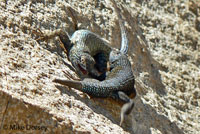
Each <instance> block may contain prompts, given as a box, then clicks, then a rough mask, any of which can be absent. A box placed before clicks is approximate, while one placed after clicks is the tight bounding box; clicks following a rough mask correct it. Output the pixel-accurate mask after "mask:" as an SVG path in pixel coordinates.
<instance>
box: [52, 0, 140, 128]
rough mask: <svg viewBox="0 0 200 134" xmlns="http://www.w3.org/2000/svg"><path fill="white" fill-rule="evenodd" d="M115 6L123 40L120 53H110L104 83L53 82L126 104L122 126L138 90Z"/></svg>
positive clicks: (125, 37) (59, 80)
mask: <svg viewBox="0 0 200 134" xmlns="http://www.w3.org/2000/svg"><path fill="white" fill-rule="evenodd" d="M112 2H113V1H112ZM113 5H114V8H115V10H116V13H117V16H118V18H119V25H120V29H121V38H122V40H121V49H120V51H116V50H112V51H111V52H110V55H109V63H110V69H111V70H110V72H108V74H107V75H106V79H105V80H103V81H98V80H96V79H84V80H83V81H72V80H64V79H54V80H53V82H56V83H59V84H62V85H66V86H69V87H72V88H75V89H78V90H80V91H82V92H85V93H87V94H89V95H91V96H93V97H102V98H103V97H104V98H105V97H111V98H114V99H117V100H121V101H123V102H125V104H124V105H123V107H122V109H121V121H120V126H121V125H122V123H123V120H124V115H127V114H129V113H130V112H131V110H132V109H133V107H134V102H133V100H132V99H130V98H129V97H128V96H129V95H130V94H134V96H136V90H135V88H134V83H135V80H134V76H133V72H132V68H131V63H130V61H129V60H128V57H127V55H126V54H127V52H128V39H127V35H126V31H125V27H124V25H123V23H122V18H121V15H120V13H119V9H118V7H117V6H116V3H114V2H113ZM98 38H99V37H98V36H96V37H95V39H98Z"/></svg>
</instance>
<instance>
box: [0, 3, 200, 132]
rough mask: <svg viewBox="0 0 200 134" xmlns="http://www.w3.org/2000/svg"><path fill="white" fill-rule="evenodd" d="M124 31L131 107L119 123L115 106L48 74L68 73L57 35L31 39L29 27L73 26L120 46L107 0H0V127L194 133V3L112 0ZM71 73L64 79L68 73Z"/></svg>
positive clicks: (199, 121)
mask: <svg viewBox="0 0 200 134" xmlns="http://www.w3.org/2000/svg"><path fill="white" fill-rule="evenodd" d="M118 3H120V4H119V5H120V6H119V7H120V9H121V14H122V16H123V19H124V20H125V24H126V28H127V29H128V38H129V40H130V47H129V56H130V60H131V61H132V65H133V71H134V75H135V77H136V85H135V86H136V89H137V92H138V96H137V97H136V98H135V108H134V110H133V111H132V113H131V115H129V116H128V117H127V118H126V120H125V122H124V124H123V126H122V127H120V126H119V125H118V124H119V116H120V114H119V113H120V108H121V105H120V104H118V103H117V102H115V101H113V100H110V99H105V100H104V99H96V98H90V97H89V96H87V95H86V94H84V93H82V92H79V91H77V90H75V89H68V88H67V87H64V86H60V85H55V84H54V83H52V79H53V78H55V77H62V78H64V77H66V75H65V73H64V72H69V73H70V74H71V75H74V76H75V73H74V72H73V71H72V70H71V69H70V62H69V61H68V60H67V56H66V55H65V53H64V52H63V51H62V49H61V48H60V47H59V40H58V39H57V38H54V39H52V40H49V41H48V42H45V41H42V42H37V41H36V39H37V38H38V37H37V36H36V35H35V34H33V29H37V28H40V29H41V30H42V31H45V30H52V31H53V30H55V29H58V28H63V29H65V30H66V31H68V32H69V33H70V34H72V33H73V31H74V29H73V27H72V21H71V18H70V17H69V15H68V12H67V11H66V9H65V7H66V6H70V7H72V8H73V9H74V10H73V13H74V15H75V16H76V17H77V19H78V22H79V27H80V28H85V29H89V30H91V31H93V32H95V33H97V34H99V35H100V36H101V37H103V38H104V39H106V40H108V42H110V44H111V45H112V46H113V47H116V48H119V47H120V29H119V27H118V21H117V17H116V14H115V13H114V12H113V8H112V4H110V3H109V1H108V0H106V1H103V0H102V1H98V2H97V1H92V0H85V1H81V2H78V1H72V0H69V1H63V0H57V1H55V0H46V1H43V0H38V1H25V0H1V1H0V5H1V6H0V42H1V44H0V54H1V55H0V102H1V103H0V133H133V134H151V133H152V134H182V133H185V134H186V133H187V134H197V133H198V132H200V112H199V111H200V108H199V105H200V52H199V51H200V19H199V18H200V4H199V3H200V1H199V0H179V1H178V0H175V1H173V0H171V1H164V0H158V1H157V0H151V1H146V0H132V1H130V0H126V1H123V2H122V1H120V2H119V1H118ZM67 78H68V79H70V78H69V77H67Z"/></svg>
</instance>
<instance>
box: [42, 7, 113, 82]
mask: <svg viewBox="0 0 200 134" xmlns="http://www.w3.org/2000/svg"><path fill="white" fill-rule="evenodd" d="M67 9H68V11H69V13H70V15H71V18H72V21H73V24H74V26H73V27H74V29H75V32H74V33H73V34H72V36H71V37H70V36H69V35H68V33H66V32H65V31H64V30H62V29H57V30H55V31H53V32H50V33H46V34H45V33H43V32H41V31H39V32H40V33H39V36H40V38H39V39H38V40H47V39H50V38H53V37H55V36H58V37H59V39H60V41H61V43H62V46H61V47H62V48H63V49H64V51H65V52H66V53H67V56H68V59H69V60H70V62H71V63H72V65H73V67H74V68H75V70H76V73H77V74H78V76H79V77H80V78H81V79H84V78H96V79H98V80H104V79H105V73H106V71H107V61H108V59H109V53H110V51H111V47H110V46H109V45H108V43H107V42H106V41H104V40H103V39H102V38H100V36H98V35H97V34H95V33H93V32H91V31H89V30H85V29H80V30H79V29H78V24H77V20H76V18H75V17H74V15H73V13H72V11H71V8H70V7H67Z"/></svg>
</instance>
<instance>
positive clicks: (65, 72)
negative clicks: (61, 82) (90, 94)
mask: <svg viewBox="0 0 200 134" xmlns="http://www.w3.org/2000/svg"><path fill="white" fill-rule="evenodd" d="M63 73H64V74H65V76H66V77H67V78H71V79H72V80H77V81H80V80H81V79H79V78H75V77H74V76H72V75H71V74H70V73H69V72H67V71H63Z"/></svg>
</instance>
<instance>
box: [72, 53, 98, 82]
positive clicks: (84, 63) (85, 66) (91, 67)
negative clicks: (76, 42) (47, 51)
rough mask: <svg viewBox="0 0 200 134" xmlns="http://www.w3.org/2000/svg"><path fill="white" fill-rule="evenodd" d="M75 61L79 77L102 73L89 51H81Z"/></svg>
mask: <svg viewBox="0 0 200 134" xmlns="http://www.w3.org/2000/svg"><path fill="white" fill-rule="evenodd" d="M74 61H75V62H73V63H74V64H73V66H74V67H75V69H76V71H77V73H78V75H79V77H81V78H88V77H90V75H94V76H99V75H100V74H99V72H98V70H97V69H96V68H95V60H94V58H93V57H92V56H91V55H89V54H88V53H79V55H78V56H77V57H76V60H74Z"/></svg>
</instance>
